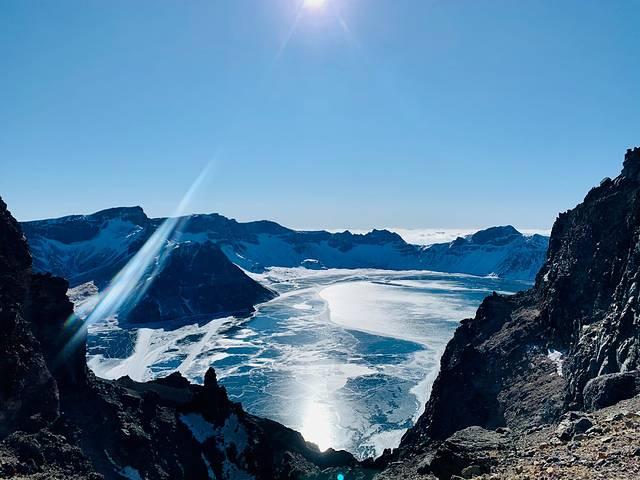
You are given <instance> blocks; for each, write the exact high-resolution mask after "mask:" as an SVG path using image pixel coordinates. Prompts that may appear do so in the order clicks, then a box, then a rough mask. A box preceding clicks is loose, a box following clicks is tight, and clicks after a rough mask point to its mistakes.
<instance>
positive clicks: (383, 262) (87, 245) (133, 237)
mask: <svg viewBox="0 0 640 480" xmlns="http://www.w3.org/2000/svg"><path fill="white" fill-rule="evenodd" d="M179 218H180V219H181V221H183V223H184V225H183V227H182V228H181V231H180V233H179V235H177V236H176V238H175V241H178V242H179V241H191V242H195V243H201V242H206V241H211V242H213V243H215V244H217V245H218V246H219V247H220V248H221V249H222V251H223V252H224V253H225V254H226V255H227V257H228V258H229V259H230V260H231V261H232V262H233V263H235V264H237V265H239V266H240V267H242V268H243V269H245V270H249V271H253V272H262V271H264V270H265V269H266V268H269V267H274V266H278V267H299V266H313V268H379V269H390V270H436V271H444V272H451V273H466V274H472V275H480V276H486V275H489V274H494V275H498V276H501V277H504V278H507V279H512V280H524V281H532V280H533V278H534V276H535V273H536V272H537V270H538V269H539V267H540V265H541V264H542V261H543V258H544V254H545V252H546V248H547V245H546V237H543V236H538V235H532V236H528V235H523V234H521V233H520V232H518V231H517V230H516V229H515V228H513V227H493V228H490V229H487V230H483V231H480V232H476V233H475V234H474V235H471V236H470V237H467V238H459V239H457V240H455V241H454V242H450V243H444V244H434V245H431V246H428V247H424V246H418V245H412V244H409V243H407V242H405V241H404V240H403V238H402V237H401V236H400V235H398V234H397V233H394V232H391V231H389V230H385V229H381V230H377V229H374V230H372V231H370V232H367V233H351V232H350V231H348V230H345V231H344V232H336V233H330V232H327V231H322V230H319V231H298V230H293V229H290V228H287V227H284V226H282V225H279V224H277V223H275V222H272V221H268V220H258V221H253V222H246V223H242V222H238V221H236V220H234V219H229V218H227V217H224V216H222V215H220V214H217V213H214V214H196V215H189V216H185V217H179ZM164 221H166V219H165V218H148V217H147V216H146V215H145V214H144V211H143V210H142V209H141V208H140V207H116V208H112V209H108V210H103V211H100V212H96V213H95V214H91V215H73V216H66V217H61V218H58V219H49V220H40V221H31V222H25V223H23V224H22V225H23V228H24V230H25V233H26V235H27V238H28V240H29V242H30V247H31V249H32V252H33V253H34V265H35V267H36V268H37V269H39V270H42V271H51V272H53V273H55V274H57V275H63V276H65V277H66V278H69V279H70V281H71V284H72V286H75V285H77V284H79V283H83V282H85V281H88V280H96V278H88V277H87V275H86V271H87V270H91V269H92V268H93V266H92V265H91V259H92V258H93V257H95V260H96V262H94V263H99V264H100V268H102V269H104V270H108V271H105V274H104V276H105V277H109V274H113V272H114V270H115V271H117V268H116V267H115V266H114V267H113V268H106V267H105V266H104V265H105V264H107V265H108V264H109V263H118V262H120V263H118V265H121V260H122V259H124V258H126V257H127V256H128V255H131V254H132V252H133V251H135V250H136V249H137V248H139V246H140V244H141V242H142V241H143V240H144V239H145V238H148V236H149V235H151V233H152V232H153V231H154V230H155V229H157V228H158V226H159V225H161V224H162V223H163V222H164ZM109 222H111V224H112V225H110V226H109V228H104V229H103V230H104V231H102V230H101V229H100V225H107V224H109ZM84 224H86V225H84ZM125 225H128V227H126V226H125ZM507 228H508V229H509V233H510V235H505V234H504V232H505V231H506V230H505V229H507ZM496 229H497V230H496ZM75 231H78V232H79V233H78V238H77V241H75V242H71V241H70V240H71V238H72V236H73V234H74V232H75ZM500 231H502V232H503V235H502V237H503V238H504V240H505V241H503V242H502V243H498V242H497V238H495V234H496V232H500ZM483 232H486V233H483ZM90 234H92V235H93V237H92V238H89V235H90ZM101 235H102V236H101ZM103 237H105V238H103ZM474 237H475V239H478V240H479V241H475V240H474ZM109 238H111V243H112V244H115V245H118V247H119V248H118V249H116V250H113V249H112V248H111V245H105V244H108V243H109ZM82 242H84V244H82ZM105 281H106V279H103V280H102V283H104V282H105Z"/></svg>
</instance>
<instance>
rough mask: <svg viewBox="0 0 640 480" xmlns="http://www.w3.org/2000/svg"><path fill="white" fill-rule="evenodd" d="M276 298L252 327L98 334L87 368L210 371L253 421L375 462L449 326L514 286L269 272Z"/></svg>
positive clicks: (194, 376)
mask: <svg viewBox="0 0 640 480" xmlns="http://www.w3.org/2000/svg"><path fill="white" fill-rule="evenodd" d="M252 276H253V277H254V278H257V279H258V280H259V281H261V282H262V283H264V284H267V285H268V286H269V287H271V288H274V289H275V290H277V291H278V293H279V294H280V296H279V297H278V298H276V299H274V300H272V301H270V302H268V303H265V304H263V305H260V306H259V307H258V310H257V312H256V313H255V315H253V316H252V317H251V318H249V319H236V318H232V317H230V318H225V319H217V320H213V321H211V322H208V323H207V322H205V323H200V324H193V325H168V326H164V325H163V326H161V327H155V328H150V327H149V326H145V327H143V328H127V327H126V326H124V325H118V322H117V318H116V319H114V318H112V319H109V320H108V321H106V322H104V323H102V324H98V325H94V326H92V327H91V329H90V333H89V342H88V362H89V366H90V367H91V368H92V369H93V370H94V372H96V374H97V375H99V376H103V377H107V378H116V377H119V376H122V375H129V376H131V377H132V378H134V379H136V380H148V379H151V378H154V377H157V376H165V375H168V374H169V373H171V372H173V371H176V370H177V371H180V372H182V373H183V374H184V375H185V376H186V377H187V378H189V379H190V380H192V381H195V382H202V381H203V377H204V373H205V372H206V370H207V368H209V367H210V366H213V367H214V368H215V369H216V373H217V376H218V378H219V380H220V382H221V383H222V384H223V385H224V386H225V387H226V388H227V391H228V393H229V395H230V397H231V398H232V399H233V400H235V401H240V402H242V405H243V407H244V408H245V409H246V410H247V411H249V412H250V413H253V414H256V415H261V416H265V417H268V418H271V419H273V420H276V421H279V422H281V423H283V424H285V425H287V426H289V427H291V428H294V429H296V430H298V431H301V432H302V433H303V435H304V436H305V438H306V439H307V440H309V441H312V442H315V443H317V444H318V445H319V447H320V448H321V449H324V448H328V447H333V448H336V449H341V448H342V449H347V450H349V451H351V452H353V453H354V454H356V455H358V456H359V457H365V456H370V455H378V454H380V453H381V452H382V450H383V449H384V448H388V447H395V446H397V445H398V442H399V438H400V436H401V435H402V432H404V431H405V430H406V429H407V428H408V427H409V426H411V425H412V424H413V422H414V421H415V420H416V419H417V417H418V416H419V415H420V414H421V413H422V411H423V409H424V404H425V402H426V400H427V398H428V393H429V391H430V388H431V384H432V383H433V379H434V378H435V376H436V374H437V371H438V365H439V358H440V355H441V352H442V350H443V349H444V346H445V345H446V342H447V341H448V340H449V338H450V337H451V336H452V335H453V331H454V329H455V328H456V326H457V322H458V321H459V320H461V319H462V318H465V317H469V316H472V315H473V313H474V312H475V309H476V308H477V306H478V305H479V303H480V302H481V300H482V299H483V298H484V297H485V296H486V295H488V294H490V293H491V292H492V291H493V290H504V291H514V290H516V289H519V288H521V287H522V284H515V283H514V284H511V283H508V282H505V281H502V280H499V279H490V278H479V277H471V276H468V275H449V274H439V273H431V272H409V271H407V272H389V271H382V270H372V269H358V270H317V271H316V270H306V269H301V268H274V269H270V270H268V271H267V272H265V273H264V274H259V275H257V274H252Z"/></svg>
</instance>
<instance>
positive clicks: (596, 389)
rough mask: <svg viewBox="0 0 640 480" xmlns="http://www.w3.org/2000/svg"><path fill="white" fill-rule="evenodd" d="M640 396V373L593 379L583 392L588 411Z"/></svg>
mask: <svg viewBox="0 0 640 480" xmlns="http://www.w3.org/2000/svg"><path fill="white" fill-rule="evenodd" d="M638 394H640V372H639V371H637V370H636V371H633V372H625V373H609V374H607V375H600V376H599V377H596V378H592V379H591V380H589V381H588V382H587V384H586V385H585V387H584V390H583V392H582V397H583V399H584V406H585V408H586V409H587V410H598V409H601V408H605V407H608V406H610V405H614V404H616V403H618V402H619V401H620V400H626V399H628V398H632V397H635V396H636V395H638Z"/></svg>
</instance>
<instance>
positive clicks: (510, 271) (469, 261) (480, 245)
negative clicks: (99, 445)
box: [423, 226, 549, 280]
mask: <svg viewBox="0 0 640 480" xmlns="http://www.w3.org/2000/svg"><path fill="white" fill-rule="evenodd" d="M548 244H549V238H548V237H544V236H542V235H538V234H534V235H530V236H526V235H523V234H521V233H520V232H519V231H518V230H516V229H515V228H513V227H512V226H505V227H492V228H488V229H486V230H481V231H479V232H476V233H474V234H473V235H469V236H467V237H464V238H463V237H458V238H457V239H455V240H454V241H453V242H451V243H440V244H435V245H431V246H429V247H426V248H425V249H424V250H423V260H424V262H425V265H428V267H429V269H430V270H436V271H440V272H456V273H469V274H472V275H490V274H494V275H497V276H499V277H503V278H509V279H512V280H532V279H534V278H535V276H536V274H537V273H538V270H540V266H541V265H542V264H543V263H544V261H545V256H546V251H547V246H548Z"/></svg>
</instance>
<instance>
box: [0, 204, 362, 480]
mask: <svg viewBox="0 0 640 480" xmlns="http://www.w3.org/2000/svg"><path fill="white" fill-rule="evenodd" d="M203 248H205V250H203V251H202V252H201V254H202V255H204V258H203V259H201V260H202V262H203V263H205V262H206V261H215V259H216V258H217V255H219V254H220V253H219V251H217V250H215V251H213V250H208V251H207V250H206V247H203ZM199 254H200V253H196V257H198V255H199ZM190 257H192V256H191V255H190ZM203 267H204V266H203ZM176 274H179V269H178V270H177V271H176ZM67 288H68V284H67V282H66V281H64V280H62V279H60V278H56V277H51V276H50V275H41V274H33V273H32V272H31V258H30V255H29V252H28V249H27V246H26V242H25V240H24V237H23V236H22V233H21V231H20V227H19V225H18V224H17V223H16V222H15V220H14V219H13V218H12V217H11V215H10V213H9V212H8V211H7V209H6V205H5V204H4V203H3V202H2V201H1V200H0V371H1V372H2V375H1V376H0V478H16V477H17V478H32V479H50V478H71V479H96V480H97V479H101V478H106V479H122V478H148V479H180V478H184V479H206V478H217V479H229V480H232V479H241V478H247V479H248V478H255V479H265V480H267V479H278V478H287V479H289V478H308V479H323V478H335V476H336V475H337V473H336V472H337V471H338V470H340V471H349V470H350V469H352V468H356V467H357V462H356V461H355V460H354V458H353V457H352V456H351V455H350V454H349V453H347V452H336V451H333V450H329V451H327V452H324V453H321V452H319V451H318V449H317V447H315V446H314V445H312V444H308V443H306V442H305V441H304V439H303V438H302V436H301V435H300V434H299V433H297V432H294V431H293V430H290V429H288V428H286V427H284V426H282V425H280V424H278V423H276V422H272V421H269V420H265V419H261V418H257V417H254V416H252V415H249V414H247V413H245V412H244V411H243V410H242V407H241V406H240V405H239V404H236V403H233V402H231V401H230V400H229V399H228V397H227V394H226V391H225V389H224V388H223V387H221V386H219V385H218V383H217V381H216V377H215V372H214V371H213V369H210V370H209V371H208V372H207V374H206V376H205V381H204V385H202V386H200V385H192V384H190V383H189V382H188V381H187V380H186V379H184V378H183V377H182V376H180V374H173V375H171V376H169V377H167V378H164V379H159V380H156V381H153V382H149V383H138V382H134V381H132V380H130V379H128V378H122V379H120V380H117V381H107V380H102V379H98V378H96V377H95V376H94V375H93V374H92V373H91V372H89V371H88V370H87V367H86V361H85V357H84V353H85V340H86V335H85V331H84V329H83V325H82V323H81V322H79V321H78V320H77V319H75V318H74V316H73V315H72V307H71V303H70V302H69V300H68V298H67V296H66V291H67ZM355 475H356V476H355V477H354V478H370V477H371V472H366V471H364V470H362V469H359V470H358V473H357V474H355Z"/></svg>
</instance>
